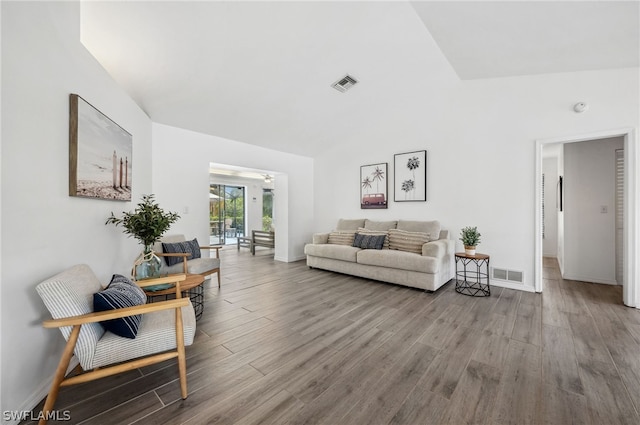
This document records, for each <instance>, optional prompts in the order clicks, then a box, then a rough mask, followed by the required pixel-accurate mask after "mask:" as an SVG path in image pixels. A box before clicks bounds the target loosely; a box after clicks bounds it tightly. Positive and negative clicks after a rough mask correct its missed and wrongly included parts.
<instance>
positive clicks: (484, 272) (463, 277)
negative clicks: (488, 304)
mask: <svg viewBox="0 0 640 425" xmlns="http://www.w3.org/2000/svg"><path fill="white" fill-rule="evenodd" d="M459 266H460V267H459ZM468 266H470V267H468ZM456 292H458V293H460V294H464V295H469V296H471V297H488V296H491V287H490V286H489V256H488V255H486V254H475V255H469V254H465V253H464V252H456Z"/></svg>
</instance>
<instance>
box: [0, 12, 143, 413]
mask: <svg viewBox="0 0 640 425" xmlns="http://www.w3.org/2000/svg"><path fill="white" fill-rule="evenodd" d="M1 7H2V195H1V196H2V248H3V249H2V272H1V278H2V283H1V294H2V407H1V410H3V411H4V410H22V409H25V408H31V407H33V406H34V405H35V404H36V403H37V402H38V401H39V400H40V399H41V398H42V397H43V396H44V395H45V394H46V392H47V391H48V385H49V383H50V379H51V377H52V375H53V372H54V371H55V367H56V365H57V362H58V360H59V357H60V354H61V352H62V347H63V345H64V344H63V341H64V340H63V338H62V337H61V334H60V333H59V331H57V330H51V329H43V328H42V326H41V322H42V320H43V319H46V318H48V313H46V310H45V308H44V306H43V304H42V302H41V301H40V299H39V298H38V296H37V294H36V292H35V286H36V285H37V284H38V283H39V282H41V281H42V280H43V279H45V278H47V277H49V276H52V275H54V274H56V273H58V272H60V271H62V270H63V269H64V268H66V267H69V266H71V265H74V264H78V263H86V264H89V265H90V266H91V268H92V269H93V270H94V271H95V273H96V275H97V276H98V277H99V278H100V279H101V280H102V281H104V282H108V279H110V277H111V274H112V273H127V272H128V270H129V267H130V265H131V263H132V261H133V259H134V258H135V255H136V254H137V252H138V250H139V248H138V246H137V244H136V242H135V240H133V239H127V238H126V237H125V236H124V235H123V234H122V233H121V231H120V230H119V229H117V228H115V227H113V226H108V227H107V226H105V225H104V222H105V220H106V218H107V217H108V216H109V214H110V212H111V211H114V212H121V211H123V210H131V209H132V208H133V203H125V202H114V201H103V200H95V199H83V198H75V197H69V195H68V167H69V165H68V164H69V153H68V152H69V147H68V146H69V131H68V128H69V93H77V94H79V95H81V96H82V97H83V98H84V99H86V100H87V101H88V102H90V103H91V104H93V105H94V106H95V107H96V108H98V109H100V110H101V111H102V112H103V113H104V114H106V115H107V116H109V117H110V118H111V119H113V120H114V121H115V122H117V123H118V124H119V125H121V126H122V127H123V128H125V129H126V130H127V131H129V132H130V133H131V134H133V160H134V164H133V198H134V199H136V200H137V199H139V198H140V195H141V194H143V193H148V192H149V191H150V189H151V122H150V120H149V119H148V117H147V116H146V115H145V114H144V113H143V112H142V111H141V110H140V108H138V107H137V106H136V104H135V103H134V102H133V101H132V100H131V99H130V98H129V97H128V96H127V95H126V94H125V93H124V92H123V91H122V89H121V88H120V87H118V86H117V85H116V84H115V82H114V81H113V80H112V79H111V78H110V77H109V75H108V74H107V73H106V72H105V71H104V70H103V69H102V67H101V66H100V65H99V64H98V63H97V62H96V61H95V59H94V58H93V57H92V56H91V55H90V54H89V53H88V52H87V51H86V50H85V49H84V48H83V46H82V45H81V44H80V42H79V9H80V6H79V4H78V3H76V2H56V3H53V2H2V4H1Z"/></svg>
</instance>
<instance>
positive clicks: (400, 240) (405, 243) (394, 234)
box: [389, 229, 429, 254]
mask: <svg viewBox="0 0 640 425" xmlns="http://www.w3.org/2000/svg"><path fill="white" fill-rule="evenodd" d="M427 242H429V234H428V233H421V232H406V231H404V230H397V229H389V249H395V250H398V251H406V252H413V253H416V254H422V245H424V244H425V243H427Z"/></svg>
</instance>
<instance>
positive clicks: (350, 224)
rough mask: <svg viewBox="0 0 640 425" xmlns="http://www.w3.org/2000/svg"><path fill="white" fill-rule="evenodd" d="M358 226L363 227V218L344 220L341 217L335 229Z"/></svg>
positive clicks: (355, 228)
mask: <svg viewBox="0 0 640 425" xmlns="http://www.w3.org/2000/svg"><path fill="white" fill-rule="evenodd" d="M358 227H364V218H363V219H355V220H345V219H344V218H341V219H340V220H338V225H337V226H336V230H354V231H355V230H358Z"/></svg>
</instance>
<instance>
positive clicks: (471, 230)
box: [460, 226, 481, 255]
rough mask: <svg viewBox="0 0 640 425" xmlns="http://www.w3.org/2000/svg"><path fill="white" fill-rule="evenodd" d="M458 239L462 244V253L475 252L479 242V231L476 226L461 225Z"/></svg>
mask: <svg viewBox="0 0 640 425" xmlns="http://www.w3.org/2000/svg"><path fill="white" fill-rule="evenodd" d="M460 236H461V238H460V240H461V241H462V244H463V245H464V253H465V254H467V255H475V254H476V246H477V245H478V244H479V243H480V236H481V235H480V232H478V228H477V227H475V226H474V227H471V226H469V227H463V228H462V230H461V231H460Z"/></svg>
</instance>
